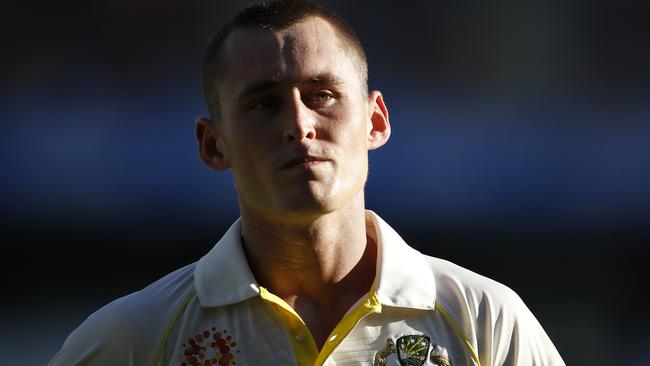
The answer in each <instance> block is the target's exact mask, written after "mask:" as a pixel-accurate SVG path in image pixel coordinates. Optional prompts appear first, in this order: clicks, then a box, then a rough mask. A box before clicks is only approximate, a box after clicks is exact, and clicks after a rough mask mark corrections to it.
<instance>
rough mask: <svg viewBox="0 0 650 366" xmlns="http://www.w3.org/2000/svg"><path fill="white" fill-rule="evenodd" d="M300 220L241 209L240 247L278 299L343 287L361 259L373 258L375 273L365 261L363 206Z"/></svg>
mask: <svg viewBox="0 0 650 366" xmlns="http://www.w3.org/2000/svg"><path fill="white" fill-rule="evenodd" d="M271 216H272V217H271ZM301 216H302V217H303V219H296V218H295V217H286V216H285V217H282V216H280V215H255V214H253V213H251V212H246V211H245V210H242V236H243V239H244V247H245V250H246V255H247V257H248V261H249V264H250V266H251V269H252V270H253V274H254V275H255V278H256V280H257V281H258V282H259V283H260V284H262V285H263V286H265V287H267V288H268V289H269V290H272V291H273V292H274V293H275V294H276V295H278V296H281V297H282V295H283V294H285V293H286V294H296V293H303V294H305V295H308V294H309V295H311V297H318V296H316V294H322V293H323V291H324V290H325V291H326V290H327V289H329V288H336V287H339V286H340V285H342V284H343V282H345V281H344V280H345V279H346V278H347V277H348V276H349V275H351V274H354V273H353V271H352V270H353V269H354V268H355V267H357V266H358V265H359V264H363V260H364V259H365V260H368V259H370V260H373V263H372V267H373V270H372V271H371V272H372V274H373V275H374V258H364V254H366V255H367V254H370V253H366V251H367V250H366V247H367V245H366V244H367V239H366V224H365V211H364V209H363V204H360V205H352V207H348V208H347V209H345V210H337V211H334V212H330V213H326V214H323V215H314V216H311V217H310V216H309V215H301ZM304 217H307V219H304ZM371 281H372V278H371Z"/></svg>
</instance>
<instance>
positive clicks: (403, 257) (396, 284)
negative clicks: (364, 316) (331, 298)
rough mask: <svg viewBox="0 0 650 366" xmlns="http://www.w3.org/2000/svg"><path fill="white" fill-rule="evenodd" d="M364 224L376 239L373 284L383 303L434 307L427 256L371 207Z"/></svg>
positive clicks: (433, 293) (431, 273) (398, 305)
mask: <svg viewBox="0 0 650 366" xmlns="http://www.w3.org/2000/svg"><path fill="white" fill-rule="evenodd" d="M366 227H367V229H366V230H367V232H368V234H370V235H371V236H372V237H373V238H374V239H375V242H376V243H377V254H378V255H377V276H375V282H374V284H373V288H374V289H376V292H377V297H378V298H379V301H380V302H381V303H382V305H388V306H395V307H405V308H414V309H423V310H432V309H434V307H435V300H436V284H435V279H434V275H433V271H432V270H431V267H430V265H429V264H428V263H427V260H426V257H425V256H424V255H422V253H420V252H418V251H417V250H415V249H413V248H411V247H410V246H408V244H406V242H404V240H403V239H402V238H401V237H400V236H399V234H398V233H397V232H395V230H393V228H391V227H390V226H389V225H388V224H387V223H386V222H385V221H384V220H382V219H381V217H379V216H378V215H377V214H375V213H374V212H372V211H370V210H367V211H366ZM372 234H374V235H375V236H373V235H372Z"/></svg>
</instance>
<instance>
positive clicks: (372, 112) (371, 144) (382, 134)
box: [368, 90, 390, 150]
mask: <svg viewBox="0 0 650 366" xmlns="http://www.w3.org/2000/svg"><path fill="white" fill-rule="evenodd" d="M368 117H369V118H368V150H375V149H378V148H380V147H382V146H384V144H385V143H386V142H388V138H389V137H390V121H389V120H388V108H386V104H384V98H383V96H382V95H381V92H379V91H378V90H374V91H372V92H370V93H368Z"/></svg>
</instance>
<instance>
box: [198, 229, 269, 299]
mask: <svg viewBox="0 0 650 366" xmlns="http://www.w3.org/2000/svg"><path fill="white" fill-rule="evenodd" d="M194 286H195V288H196V293H197V296H198V298H199V302H200V303H201V305H203V306H205V307H212V306H221V305H229V304H234V303H237V302H240V301H244V300H247V299H249V298H251V297H254V296H257V295H258V294H259V292H260V290H259V287H258V286H257V282H256V281H255V277H253V273H252V272H251V270H250V267H249V266H248V261H247V260H246V254H245V253H244V247H243V245H242V241H241V218H239V219H237V221H235V223H234V224H232V225H231V226H230V228H229V229H228V231H226V233H225V234H224V235H223V237H222V238H221V240H219V242H217V244H216V245H215V246H214V247H213V248H212V249H211V250H210V251H209V252H208V254H206V255H204V256H203V257H202V258H201V259H199V261H198V262H197V263H196V268H195V269H194Z"/></svg>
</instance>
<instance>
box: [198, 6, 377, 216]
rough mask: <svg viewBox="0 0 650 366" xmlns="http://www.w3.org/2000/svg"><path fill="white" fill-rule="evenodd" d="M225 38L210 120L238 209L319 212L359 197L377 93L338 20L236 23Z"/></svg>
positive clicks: (361, 195)
mask: <svg viewBox="0 0 650 366" xmlns="http://www.w3.org/2000/svg"><path fill="white" fill-rule="evenodd" d="M225 47H226V57H225V62H226V72H225V73H224V76H223V79H222V82H220V83H219V85H218V88H217V95H218V98H219V100H218V103H219V111H220V116H219V120H218V121H216V122H215V123H214V124H213V125H212V126H210V128H212V129H215V136H216V145H217V147H218V149H219V151H220V152H221V153H222V154H223V160H224V162H225V163H226V165H227V166H229V167H231V168H232V171H233V177H234V180H235V185H236V187H237V193H238V196H239V201H240V205H241V206H242V210H247V211H249V212H251V211H253V212H257V213H259V214H264V215H269V214H295V213H300V214H307V213H323V212H331V211H333V210H336V209H338V208H341V207H343V206H345V205H347V204H350V203H352V202H354V201H356V200H361V201H356V202H363V187H364V184H365V181H366V177H367V173H368V149H370V148H376V147H379V146H380V145H381V144H383V142H385V140H384V141H383V142H381V144H379V145H377V143H376V141H374V140H373V139H372V138H371V137H370V136H371V135H372V134H373V132H372V131H373V121H372V119H373V118H375V117H373V114H376V113H377V108H376V99H377V98H379V99H380V102H381V105H382V107H383V101H381V96H380V95H379V94H378V93H371V95H368V94H367V93H365V92H364V91H363V90H362V86H361V78H360V76H359V72H358V70H357V68H356V67H355V62H354V58H353V56H351V54H350V52H348V51H346V49H345V48H343V47H342V44H341V40H340V39H339V37H338V35H337V33H336V31H335V29H334V28H333V27H332V26H331V25H330V24H329V23H327V22H326V21H324V20H322V19H321V18H316V17H310V18H307V19H306V20H305V21H303V22H299V23H297V24H294V25H293V26H291V27H289V28H287V29H284V30H281V31H277V32H271V31H264V30H257V29H249V28H243V29H238V30H235V31H234V32H233V33H232V34H231V35H230V36H229V38H228V39H227V41H226V45H225ZM377 95H379V96H378V97H377ZM386 123H387V121H386ZM387 138H388V136H386V139H387ZM375 145H376V146H375Z"/></svg>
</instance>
